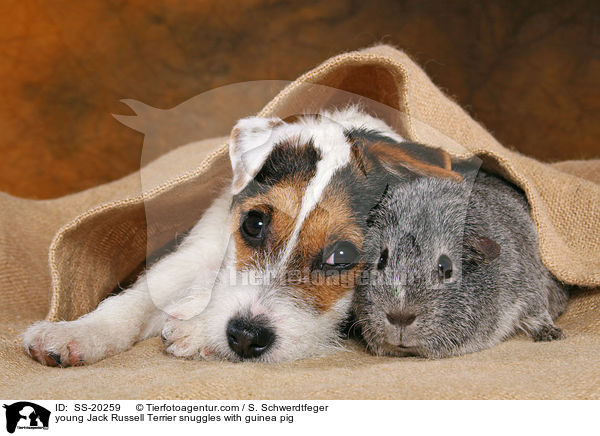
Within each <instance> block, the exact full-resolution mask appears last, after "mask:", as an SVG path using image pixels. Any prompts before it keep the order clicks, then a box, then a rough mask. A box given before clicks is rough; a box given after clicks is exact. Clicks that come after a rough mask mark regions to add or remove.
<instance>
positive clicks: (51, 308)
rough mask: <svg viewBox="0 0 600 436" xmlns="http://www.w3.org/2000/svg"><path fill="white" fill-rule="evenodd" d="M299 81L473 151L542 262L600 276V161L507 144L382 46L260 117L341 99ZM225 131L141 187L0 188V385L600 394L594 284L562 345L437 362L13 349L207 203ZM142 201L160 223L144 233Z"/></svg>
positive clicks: (90, 391) (314, 75) (159, 166)
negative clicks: (523, 221)
mask: <svg viewBox="0 0 600 436" xmlns="http://www.w3.org/2000/svg"><path fill="white" fill-rule="evenodd" d="M307 83H315V84H319V85H324V86H327V87H331V88H336V89H341V90H343V91H347V92H348V93H354V94H358V95H360V96H363V97H366V98H368V99H372V100H374V101H375V102H379V103H381V105H380V109H377V107H378V106H377V105H375V106H374V107H375V109H373V111H374V112H376V113H375V114H376V115H378V116H381V117H382V118H384V119H386V121H387V122H389V123H390V124H392V125H394V127H395V128H396V129H398V131H399V132H400V133H401V134H403V135H404V136H406V137H408V138H410V139H411V140H415V141H420V142H423V143H426V144H432V145H436V146H440V147H443V148H445V149H446V150H448V151H449V152H450V153H451V154H453V155H455V156H461V155H464V154H465V150H466V151H469V152H473V153H476V154H478V155H479V156H481V157H482V158H483V160H484V165H485V166H486V167H487V168H488V169H491V170H495V171H498V172H500V173H502V174H503V175H505V176H506V177H508V178H509V179H511V180H513V181H514V182H515V183H517V184H519V185H520V186H521V187H522V188H523V189H524V190H525V192H526V194H527V196H528V199H529V201H530V203H531V205H532V213H533V217H534V220H535V222H536V225H537V226H538V229H539V232H540V250H541V253H542V258H543V261H544V263H545V264H546V265H547V266H548V268H549V269H550V270H551V271H552V272H553V273H554V274H555V275H556V276H557V277H558V278H560V279H561V280H564V281H565V282H568V283H571V284H577V285H580V286H586V287H588V288H591V287H598V286H600V185H599V183H600V176H599V174H600V161H571V162H561V163H556V164H543V163H540V162H537V161H535V160H533V159H530V158H528V157H526V156H523V155H521V154H519V153H516V152H514V151H511V150H508V149H507V148H504V147H503V146H501V145H500V144H499V143H498V142H497V141H496V140H495V139H494V138H493V137H492V136H491V135H490V134H489V133H488V132H486V130H485V129H484V128H483V127H481V126H480V125H479V124H477V123H476V122H475V121H473V120H472V119H471V118H470V117H469V116H468V115H467V114H466V113H465V112H464V111H463V110H462V109H461V108H460V107H458V106H457V105H456V104H455V103H454V102H453V101H451V100H450V99H448V97H446V96H445V95H444V94H443V93H442V92H441V91H440V90H439V89H438V88H437V87H435V85H433V84H432V82H431V81H430V80H429V78H428V77H427V76H426V75H425V73H424V72H423V71H422V70H421V69H420V68H419V67H418V66H417V65H415V64H414V63H413V62H412V61H411V60H410V59H409V58H408V57H407V56H406V55H405V54H404V53H402V52H400V51H397V50H395V49H393V48H391V47H387V46H379V47H374V48H370V49H367V50H363V51H360V52H354V53H347V54H342V55H339V56H336V57H334V58H332V59H330V60H328V61H326V62H325V63H324V64H322V65H321V66H319V67H317V68H315V69H314V70H312V71H310V72H308V73H307V74H305V75H303V76H302V77H300V78H299V79H298V80H297V81H296V82H294V83H292V84H291V85H290V86H288V87H287V88H286V89H285V90H284V91H282V93H281V94H280V95H279V96H278V97H276V98H275V99H274V100H272V101H271V102H268V104H266V106H265V108H264V109H263V111H262V112H261V115H265V116H267V115H269V116H270V115H278V116H282V117H284V116H287V115H290V114H295V113H298V112H300V111H304V110H306V109H311V110H316V109H318V108H321V107H327V106H332V105H338V104H343V103H344V101H343V97H344V96H347V95H349V94H344V93H342V94H339V93H336V92H333V91H331V92H330V91H329V90H330V89H331V88H324V87H318V86H317V87H314V86H312V87H310V86H307V85H306V84H307ZM265 103H267V102H265ZM384 107H389V108H392V109H395V110H392V111H388V110H385V109H384ZM378 111H380V112H378ZM557 116H558V115H557ZM225 140H226V138H216V139H210V140H205V141H202V142H198V143H194V144H190V145H187V146H184V147H180V148H177V149H176V150H174V151H172V152H170V153H168V154H166V155H164V156H162V157H160V158H159V159H157V160H156V161H154V162H152V163H150V164H149V165H148V166H147V167H145V168H144V169H143V174H144V184H143V187H144V189H143V190H142V184H141V183H140V174H139V173H136V174H132V175H131V176H128V177H126V178H124V179H122V180H119V181H116V182H113V183H110V184H108V185H104V186H100V187H97V188H94V189H91V190H88V191H84V192H81V193H78V194H74V195H70V196H67V197H63V198H60V199H56V200H47V201H32V200H23V199H18V198H15V197H11V196H8V195H6V194H0V267H1V268H0V298H1V302H0V374H1V375H2V376H1V377H2V378H1V379H0V397H2V398H12V399H21V398H34V399H35V398H37V399H41V398H60V399H67V398H107V399H109V398H157V399H160V398H596V399H598V398H600V365H599V363H600V362H599V361H600V321H599V318H600V316H599V309H600V293H599V292H597V291H595V290H593V289H588V290H586V291H581V292H578V293H577V295H576V296H574V297H573V299H572V301H571V303H570V305H569V308H568V310H567V313H566V314H565V315H563V317H561V319H560V320H559V322H558V325H559V326H561V327H562V328H563V329H565V332H566V334H567V336H568V338H567V339H566V340H564V341H559V342H553V343H543V344H539V343H533V342H531V341H530V340H529V339H527V338H525V337H521V336H519V337H516V338H514V339H511V340H509V341H507V342H506V343H503V344H501V345H500V346H498V347H495V348H493V349H491V350H486V351H483V352H480V353H475V354H471V355H467V356H461V357H457V358H451V359H444V360H438V361H428V360H423V359H417V358H404V359H392V358H377V357H373V356H369V355H367V354H365V353H364V352H363V351H362V350H360V349H359V348H358V347H357V346H355V345H350V346H349V349H348V350H345V351H340V352H337V353H333V354H331V355H329V356H325V357H322V358H318V359H307V360H301V361H298V362H291V363H286V364H280V365H259V364H252V363H244V364H231V363H227V362H220V363H219V362H217V363H214V362H210V363H209V362H191V361H183V360H178V359H175V358H172V357H169V356H167V355H165V354H163V353H162V351H161V346H160V341H159V340H157V339H151V340H148V341H145V342H144V343H141V344H138V345H137V346H135V347H134V348H133V349H132V350H130V351H128V352H126V353H123V354H121V355H118V356H114V357H111V358H109V359H106V360H104V361H102V362H99V363H97V364H94V365H91V366H87V367H77V368H67V369H61V368H48V367H43V366H41V365H39V364H38V363H36V362H34V361H33V360H31V359H29V358H28V357H27V356H26V355H25V353H24V352H23V351H22V350H21V349H20V346H19V334H20V333H21V332H22V331H23V329H24V328H25V327H26V326H27V324H28V323H30V322H32V321H34V320H36V319H41V318H43V317H44V316H45V315H46V313H47V318H48V319H50V320H57V319H74V318H77V317H78V316H80V315H82V314H84V313H86V312H88V311H90V310H92V309H93V308H94V307H95V306H96V305H97V303H98V302H99V301H100V300H101V299H102V298H103V297H104V296H106V295H107V294H108V293H109V292H111V291H112V290H113V289H114V287H115V285H116V284H117V283H118V282H120V281H122V280H124V279H125V278H126V277H127V276H128V275H130V273H131V272H132V271H133V270H134V269H136V267H137V266H138V265H139V264H140V263H141V262H143V260H144V257H145V256H146V254H147V252H148V251H150V252H152V251H153V250H155V249H158V248H160V247H161V246H162V245H164V244H166V243H167V242H169V241H170V240H172V239H173V238H174V237H175V236H176V235H177V234H179V233H181V232H182V231H184V230H186V229H187V228H189V227H190V226H191V225H192V224H193V223H194V222H195V221H196V220H197V219H198V218H199V217H200V216H201V215H202V212H203V211H204V210H205V209H206V207H207V206H208V205H209V204H210V202H211V200H212V199H213V198H214V196H215V194H216V192H217V191H218V188H219V186H224V185H225V184H226V183H227V180H228V177H229V175H230V170H229V163H228V158H227V154H226V148H225V147H224V142H225ZM148 210H151V211H153V214H159V216H160V218H161V219H159V220H154V219H153V220H152V223H151V224H150V225H149V226H148V228H147V229H146V214H147V211H148Z"/></svg>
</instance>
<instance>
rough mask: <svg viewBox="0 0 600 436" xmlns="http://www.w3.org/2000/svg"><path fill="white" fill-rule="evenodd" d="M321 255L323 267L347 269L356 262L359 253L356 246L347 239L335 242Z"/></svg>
mask: <svg viewBox="0 0 600 436" xmlns="http://www.w3.org/2000/svg"><path fill="white" fill-rule="evenodd" d="M325 253H327V254H326V255H324V256H323V258H324V259H326V260H325V262H323V264H322V268H323V269H331V268H335V269H347V268H350V267H351V266H353V265H355V264H356V263H358V257H359V255H360V253H359V252H358V249H357V248H356V246H355V245H354V244H353V243H352V242H349V241H338V242H336V243H335V244H334V245H333V246H332V247H331V248H330V249H329V250H327V251H326V252H325Z"/></svg>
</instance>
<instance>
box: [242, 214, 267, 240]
mask: <svg viewBox="0 0 600 436" xmlns="http://www.w3.org/2000/svg"><path fill="white" fill-rule="evenodd" d="M267 224H268V217H267V216H266V215H265V214H264V213H263V212H261V211H259V210H251V211H249V212H248V213H246V214H245V216H243V218H242V224H241V226H240V229H241V232H242V235H243V236H244V238H245V239H246V240H247V241H248V242H250V243H251V244H256V243H259V242H260V241H262V240H263V239H264V237H265V234H266V227H267Z"/></svg>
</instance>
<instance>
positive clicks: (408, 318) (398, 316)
mask: <svg viewBox="0 0 600 436" xmlns="http://www.w3.org/2000/svg"><path fill="white" fill-rule="evenodd" d="M416 317H417V316H416V315H415V314H414V313H410V312H390V313H388V314H387V319H388V321H389V322H390V324H394V325H397V326H398V327H406V326H408V325H411V324H412V323H413V322H414V320H415V318H416Z"/></svg>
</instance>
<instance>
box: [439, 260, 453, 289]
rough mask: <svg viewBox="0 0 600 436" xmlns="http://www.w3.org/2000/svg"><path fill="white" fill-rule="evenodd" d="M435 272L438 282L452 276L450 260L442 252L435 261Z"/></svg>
mask: <svg viewBox="0 0 600 436" xmlns="http://www.w3.org/2000/svg"><path fill="white" fill-rule="evenodd" d="M437 273H438V278H439V280H440V282H443V281H444V280H449V279H451V278H452V261H451V260H450V258H449V257H448V256H446V255H445V254H442V255H441V256H440V257H439V259H438V261H437Z"/></svg>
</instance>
